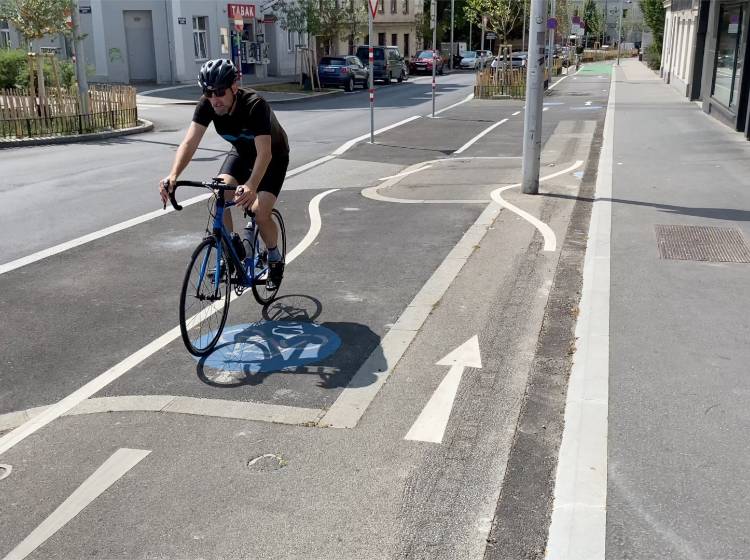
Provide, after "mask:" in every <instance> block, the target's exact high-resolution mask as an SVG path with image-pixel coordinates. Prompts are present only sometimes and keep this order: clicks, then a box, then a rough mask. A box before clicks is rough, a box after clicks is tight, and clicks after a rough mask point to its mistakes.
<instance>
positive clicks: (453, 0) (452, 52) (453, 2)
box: [450, 0, 456, 70]
mask: <svg viewBox="0 0 750 560" xmlns="http://www.w3.org/2000/svg"><path fill="white" fill-rule="evenodd" d="M455 3H456V0H451V61H450V62H451V65H450V69H451V70H453V55H454V54H455V52H454V49H455V48H456V47H454V46H453V10H454V8H455Z"/></svg>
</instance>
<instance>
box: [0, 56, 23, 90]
mask: <svg viewBox="0 0 750 560" xmlns="http://www.w3.org/2000/svg"><path fill="white" fill-rule="evenodd" d="M24 73H26V74H28V72H27V71H26V53H25V52H24V51H21V50H15V51H10V50H5V49H0V88H14V87H16V86H17V85H18V82H19V79H20V77H21V75H22V74H24ZM26 81H27V82H28V81H29V78H28V75H27V76H26Z"/></svg>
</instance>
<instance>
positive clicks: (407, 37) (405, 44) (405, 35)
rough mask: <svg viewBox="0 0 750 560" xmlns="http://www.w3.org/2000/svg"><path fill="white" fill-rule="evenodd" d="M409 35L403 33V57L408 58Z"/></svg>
mask: <svg viewBox="0 0 750 560" xmlns="http://www.w3.org/2000/svg"><path fill="white" fill-rule="evenodd" d="M409 52H411V51H409V34H408V33H404V56H405V57H406V58H409Z"/></svg>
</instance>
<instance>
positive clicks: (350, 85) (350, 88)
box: [344, 77, 354, 91]
mask: <svg viewBox="0 0 750 560" xmlns="http://www.w3.org/2000/svg"><path fill="white" fill-rule="evenodd" d="M344 91H354V78H351V77H350V78H349V81H348V82H346V84H345V85H344Z"/></svg>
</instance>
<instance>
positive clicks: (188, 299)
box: [180, 238, 232, 356]
mask: <svg viewBox="0 0 750 560" xmlns="http://www.w3.org/2000/svg"><path fill="white" fill-rule="evenodd" d="M223 249H224V251H222V256H221V259H219V255H218V251H217V246H216V239H214V238H211V239H205V240H203V242H202V243H201V244H200V245H198V247H197V248H196V249H195V251H194V252H193V256H192V257H191V259H190V264H188V267H187V270H186V271H185V279H184V280H183V282H182V291H181V292H180V333H181V334H182V340H183V342H184V343H185V347H186V348H187V350H188V352H190V353H191V354H193V355H194V356H205V355H206V354H208V353H209V352H211V350H213V348H214V346H216V342H217V341H218V340H219V337H220V336H221V332H222V331H223V330H224V324H225V323H226V321H227V315H228V313H229V295H230V293H231V289H232V286H231V279H230V276H229V266H227V260H226V255H227V253H226V248H225V247H224V248H223ZM217 268H218V271H219V273H218V278H219V281H218V283H217V282H216V277H217V275H216V270H217Z"/></svg>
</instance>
